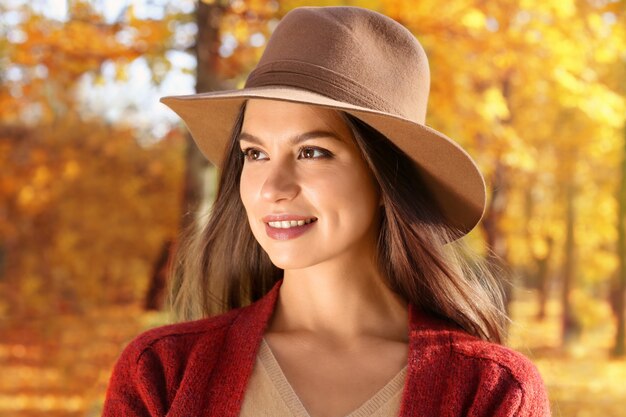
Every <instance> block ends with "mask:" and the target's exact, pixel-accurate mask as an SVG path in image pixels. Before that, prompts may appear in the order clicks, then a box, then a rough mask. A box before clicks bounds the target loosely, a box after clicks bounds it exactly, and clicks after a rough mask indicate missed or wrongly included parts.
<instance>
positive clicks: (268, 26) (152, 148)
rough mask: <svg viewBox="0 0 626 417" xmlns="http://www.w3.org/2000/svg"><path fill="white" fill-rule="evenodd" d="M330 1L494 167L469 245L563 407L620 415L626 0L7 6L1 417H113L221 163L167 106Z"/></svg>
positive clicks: (246, 61) (241, 63) (625, 274)
mask: <svg viewBox="0 0 626 417" xmlns="http://www.w3.org/2000/svg"><path fill="white" fill-rule="evenodd" d="M335 4H344V5H357V6H363V7H367V8H371V9H374V10H377V11H380V12H382V13H384V14H387V15H389V16H390V17H392V18H394V19H396V20H397V21H399V22H401V23H402V24H403V25H405V26H406V27H407V28H409V29H410V30H411V31H412V32H413V33H414V34H415V35H416V36H417V37H418V39H419V40H420V42H421V43H422V45H423V46H424V48H425V49H426V52H427V54H428V57H429V60H430V68H431V74H432V87H431V94H430V100H429V111H428V116H427V124H428V125H430V126H432V127H434V128H436V129H438V130H440V131H442V132H444V133H445V134H446V135H448V136H450V137H451V138H454V139H455V140H457V141H458V142H459V143H460V144H461V145H462V146H464V147H465V148H466V149H467V150H468V151H469V152H470V154H471V155H473V156H474V158H475V159H476V161H477V162H478V164H479V165H480V167H481V169H482V171H483V172H484V174H485V177H486V180H487V183H488V209H487V212H486V215H485V218H484V220H483V222H482V223H481V224H480V225H479V226H478V227H477V228H476V229H475V230H474V231H473V232H472V234H471V235H470V236H469V238H468V239H469V240H470V241H471V243H472V245H474V246H475V247H476V248H477V249H478V250H479V251H480V252H481V253H483V254H484V256H486V257H488V258H489V259H490V261H491V262H492V263H494V265H495V264H497V267H499V268H501V269H503V270H504V271H506V276H507V277H508V278H507V279H506V284H505V285H506V288H507V291H508V294H509V298H508V300H509V302H508V308H509V311H510V313H511V316H512V318H513V320H514V322H513V324H511V326H510V336H509V339H508V341H507V344H508V345H509V346H512V347H513V348H515V349H517V350H519V351H521V352H522V353H524V354H525V355H527V356H528V357H530V358H531V359H532V360H533V362H534V363H535V364H536V365H537V366H538V368H539V370H540V372H541V373H542V375H543V377H544V379H545V381H546V384H547V387H548V390H549V395H550V398H551V403H552V410H553V415H555V416H563V417H574V416H578V417H583V416H605V417H618V416H620V417H625V416H626V358H625V356H624V355H625V353H624V312H625V311H624V293H625V286H626V265H625V262H626V235H625V233H626V225H625V221H626V158H625V156H626V2H625V1H624V0H620V1H615V0H517V1H513V0H490V1H484V0H447V1H445V2H439V1H435V0H420V1H404V0H397V1H396V0H380V1H375V0H369V1H356V0H355V1H350V2H343V3H340V2H333V1H319V2H317V3H304V2H300V1H295V0H255V1H243V0H231V1H228V0H213V1H203V2H196V1H191V0H176V1H174V0H171V1H168V0H109V1H107V0H99V1H96V0H94V1H78V0H59V1H55V0H50V1H37V0H36V1H22V0H0V417H8V416H12V417H13V416H21V417H26V416H43V415H45V416H76V417H77V416H98V415H100V412H101V407H102V401H103V399H104V392H105V389H106V385H107V382H108V378H109V375H110V372H111V367H112V366H113V363H114V362H115V360H116V358H117V356H118V355H119V353H120V350H121V349H122V348H123V346H124V345H125V344H126V343H127V342H128V341H129V340H130V339H131V338H132V337H134V336H135V335H136V334H138V333H139V332H141V331H143V330H145V329H148V328H150V327H153V326H156V325H160V324H163V323H166V322H167V321H168V315H167V313H166V312H165V310H164V308H163V288H164V285H165V283H164V277H165V274H164V271H165V269H166V267H167V262H168V261H167V259H168V257H169V254H170V253H171V252H172V249H171V248H172V247H173V246H174V245H173V242H175V239H176V237H177V234H178V231H179V230H180V228H181V227H182V226H183V225H184V224H186V223H188V222H191V221H198V218H200V219H202V218H203V217H202V216H201V215H200V216H199V215H198V213H206V211H207V210H209V209H210V204H211V196H212V193H213V192H214V189H215V170H214V169H213V167H211V166H209V165H207V164H206V162H205V161H204V160H203V159H202V158H201V157H199V154H198V152H197V150H196V149H195V147H193V146H192V145H191V144H192V142H191V141H190V138H189V137H188V136H187V133H186V131H185V129H184V127H183V126H182V124H181V123H180V121H179V120H178V119H177V118H176V116H175V115H174V114H173V113H172V112H171V111H169V110H168V109H167V108H166V107H165V106H163V105H162V104H160V103H159V102H158V98H159V97H161V96H164V95H168V94H185V93H193V92H194V91H210V90H216V89H225V88H237V87H241V86H242V84H243V81H244V80H245V77H246V75H247V74H248V72H249V71H250V70H251V69H252V67H253V65H254V63H255V62H256V60H257V59H258V58H259V57H260V54H261V53H262V51H263V47H264V45H265V44H266V42H267V39H268V37H269V35H270V34H271V32H272V30H273V28H274V27H275V26H276V24H277V23H278V22H279V20H280V18H281V16H283V15H284V14H285V13H286V12H288V11H289V10H290V9H292V8H294V7H297V6H301V5H316V6H320V5H335ZM491 254H495V255H497V256H491Z"/></svg>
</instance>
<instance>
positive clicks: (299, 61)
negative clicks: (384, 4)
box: [246, 6, 430, 124]
mask: <svg viewBox="0 0 626 417" xmlns="http://www.w3.org/2000/svg"><path fill="white" fill-rule="evenodd" d="M267 86H288V87H295V88H302V89H304V90H308V91H312V92H315V93H318V94H322V95H324V96H327V97H330V98H332V99H335V100H339V101H343V102H346V103H350V104H353V105H357V106H361V107H366V108H370V109H373V110H377V111H382V112H386V113H391V114H395V115H398V116H400V117H403V118H405V119H409V120H411V121H414V122H417V123H420V124H424V123H425V118H426V107H427V101H428V94H429V89H430V72H429V68H428V59H427V57H426V53H425V52H424V50H423V48H422V46H421V45H420V44H419V42H418V41H417V39H416V38H415V37H414V36H413V35H412V34H411V32H409V31H408V30H407V29H406V28H405V27H404V26H402V25H401V24H400V23H398V22H396V21H395V20H393V19H391V18H389V17H387V16H384V15H382V14H380V13H377V12H375V11H372V10H367V9H363V8H360V7H350V6H336V7H300V8H297V9H294V10H292V11H290V12H289V13H287V14H286V15H285V16H284V17H283V19H282V20H281V21H280V23H279V24H278V25H277V27H276V29H275V30H274V32H273V34H272V36H271V37H270V40H269V41H268V44H267V46H266V48H265V51H264V52H263V56H262V57H261V59H260V61H259V63H258V65H257V66H256V68H255V69H254V70H253V71H252V72H251V73H250V75H249V76H248V79H247V82H246V88H248V87H267Z"/></svg>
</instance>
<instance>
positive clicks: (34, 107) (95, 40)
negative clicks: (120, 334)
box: [0, 1, 182, 316]
mask: <svg viewBox="0 0 626 417" xmlns="http://www.w3.org/2000/svg"><path fill="white" fill-rule="evenodd" d="M69 5H70V9H69V11H68V20H67V21H58V20H54V19H50V18H48V17H46V16H44V15H41V14H39V13H37V12H35V11H34V10H33V9H32V8H31V6H30V5H29V4H28V3H25V4H24V5H23V6H21V7H19V8H17V9H15V10H11V13H12V16H13V18H12V19H11V20H13V21H14V22H15V23H14V24H13V26H11V27H8V28H6V27H3V28H2V30H3V31H4V33H5V34H6V36H2V42H0V48H1V49H2V53H3V55H2V57H1V58H0V59H1V60H2V63H3V65H2V71H0V74H2V77H3V78H4V79H5V81H6V82H3V83H2V84H0V102H1V103H2V105H1V106H0V165H1V166H2V167H3V169H2V171H3V172H2V177H0V242H1V243H0V246H2V247H3V249H4V251H5V252H6V264H5V268H4V279H3V280H2V281H0V291H2V292H3V294H6V295H7V296H6V297H3V298H2V299H1V300H0V312H3V311H4V312H9V311H10V312H11V314H12V315H15V316H19V315H40V314H45V313H49V312H58V311H61V312H79V311H84V310H86V309H90V308H92V307H94V306H99V305H106V304H107V303H115V302H129V301H135V300H138V299H140V297H141V295H142V294H143V292H144V291H145V286H146V279H147V276H148V271H149V270H150V264H151V263H152V262H153V258H154V257H155V254H156V253H157V252H158V250H159V247H160V245H161V242H162V240H163V239H166V238H167V236H170V235H172V234H173V230H172V227H173V226H174V225H175V220H176V218H177V215H178V207H175V206H173V205H172V204H170V203H169V202H170V201H177V199H178V198H177V194H178V192H179V186H178V184H177V181H178V180H177V178H178V177H179V172H180V170H181V168H182V163H181V162H182V159H181V153H180V145H179V136H178V134H177V133H176V132H172V133H171V134H169V135H166V136H165V137H164V138H163V139H162V140H161V141H160V142H158V143H156V144H154V145H151V146H150V145H146V143H150V142H152V141H151V140H146V139H147V138H146V133H145V132H140V131H135V130H134V129H132V128H131V127H126V126H124V125H122V124H120V125H114V124H112V123H110V122H107V121H105V120H104V117H102V118H98V117H93V116H86V115H85V114H83V113H82V109H81V105H80V102H79V100H78V94H77V92H78V89H79V85H80V84H81V83H82V82H84V81H85V75H92V76H93V77H94V78H95V80H96V82H98V79H99V78H101V77H102V68H103V64H105V63H114V64H115V65H116V66H117V80H118V81H119V82H123V81H124V79H125V77H126V74H125V68H126V66H127V65H128V64H129V63H130V62H132V60H134V59H136V58H138V57H146V58H148V61H147V62H148V64H149V65H154V68H157V67H159V64H158V62H159V60H161V62H163V61H164V60H165V57H164V53H165V51H166V50H167V45H168V44H169V42H168V39H169V37H170V36H171V31H170V30H169V29H168V23H169V20H168V18H165V19H163V21H155V20H145V19H144V20H142V19H137V18H135V16H134V15H133V13H132V9H129V10H128V13H126V14H124V15H122V16H121V20H120V21H116V22H113V23H107V22H105V21H104V19H103V18H102V17H101V16H100V15H99V14H98V13H96V12H95V11H94V9H93V8H92V6H91V5H90V4H89V3H88V2H83V1H72V2H70V3H69ZM3 7H4V6H3ZM159 57H160V58H159ZM157 72H158V71H156V70H155V71H154V73H157ZM155 81H157V80H155ZM174 227H175V226H174ZM174 230H175V229H174Z"/></svg>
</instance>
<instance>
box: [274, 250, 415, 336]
mask: <svg viewBox="0 0 626 417" xmlns="http://www.w3.org/2000/svg"><path fill="white" fill-rule="evenodd" d="M268 330H269V331H271V332H294V333H297V332H305V333H314V334H316V335H318V336H321V337H324V338H330V339H333V340H336V341H345V342H349V341H354V340H356V339H361V338H363V337H376V338H384V339H388V340H395V341H406V340H408V336H407V335H408V305H407V303H406V301H404V300H403V299H402V298H401V297H400V296H399V295H397V294H395V293H393V292H392V291H391V290H390V289H388V288H387V287H386V286H385V284H384V283H383V278H382V276H381V274H380V273H379V272H378V270H377V268H375V267H374V266H373V265H371V264H369V263H365V262H361V263H357V264H356V265H349V266H347V265H337V264H336V263H335V264H333V265H329V264H320V265H316V266H314V267H310V268H306V269H300V270H286V271H285V274H284V279H283V283H282V285H281V288H280V292H279V296H278V300H277V304H276V309H275V312H274V316H273V318H272V320H271V322H270V325H269V329H268Z"/></svg>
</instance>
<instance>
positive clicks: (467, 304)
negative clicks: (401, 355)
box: [169, 103, 507, 343]
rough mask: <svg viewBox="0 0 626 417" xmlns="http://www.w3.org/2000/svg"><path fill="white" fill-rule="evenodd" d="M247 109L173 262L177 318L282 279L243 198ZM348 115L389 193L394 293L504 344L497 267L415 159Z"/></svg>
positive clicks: (386, 258) (386, 254) (253, 295)
mask: <svg viewBox="0 0 626 417" xmlns="http://www.w3.org/2000/svg"><path fill="white" fill-rule="evenodd" d="M244 111H245V103H244V104H243V106H242V107H241V109H240V112H239V115H238V117H237V120H236V122H235V124H234V127H233V131H232V135H231V140H230V142H229V144H228V146H227V148H226V150H225V154H224V158H223V163H222V170H221V174H220V179H219V185H218V190H217V194H216V197H215V201H214V203H213V206H212V209H211V211H210V213H209V218H208V221H207V222H206V225H205V226H204V227H202V228H198V227H197V226H195V225H191V227H189V228H188V229H187V230H185V231H183V232H182V234H181V236H180V239H179V244H178V250H177V251H176V254H175V260H174V262H173V263H172V264H171V265H172V267H171V268H170V280H169V282H170V293H169V304H170V307H171V310H172V313H173V315H174V318H175V320H177V321H186V320H194V319H199V318H203V317H209V316H213V315H216V314H220V313H223V312H226V311H228V310H231V309H234V308H238V307H242V306H245V305H248V304H250V303H252V302H254V301H256V300H258V299H259V298H261V297H262V296H263V295H265V294H266V293H267V292H268V291H269V290H270V289H271V288H272V287H273V285H274V284H275V283H276V282H277V281H278V280H280V279H281V278H282V277H283V270H282V269H280V268H278V267H276V266H274V265H273V264H272V262H271V260H270V258H269V256H268V255H267V254H266V253H265V251H264V250H263V249H262V248H261V246H260V245H259V243H258V242H257V241H256V239H255V237H254V235H253V234H252V231H251V229H250V227H249V225H248V219H247V216H246V212H245V208H244V206H243V204H242V202H241V198H240V195H239V181H240V178H241V172H242V168H243V158H242V156H241V151H240V149H239V144H238V136H239V134H240V132H241V127H242V124H243V115H244ZM342 116H343V118H344V120H345V122H346V124H347V125H348V127H349V128H350V130H351V131H352V134H353V137H354V140H355V142H356V144H357V146H358V148H359V150H360V152H361V155H362V157H363V159H364V160H365V162H366V163H367V165H368V167H369V169H370V171H371V173H372V175H373V177H374V178H375V180H376V182H377V184H378V187H379V189H380V191H381V195H382V199H383V205H384V207H383V209H382V210H381V212H382V215H381V216H380V227H379V236H378V242H377V247H378V257H377V263H378V266H379V268H380V270H381V272H383V274H382V275H383V276H384V279H385V284H386V285H387V287H388V288H389V289H391V290H392V291H393V292H395V293H397V294H399V295H400V296H401V297H403V298H404V299H405V300H406V301H407V302H410V303H413V304H414V305H415V306H416V307H418V308H421V309H422V310H424V311H426V312H429V313H431V314H434V315H437V316H439V317H443V318H446V319H448V320H450V321H452V322H454V323H456V324H457V325H458V326H460V327H461V328H462V329H464V330H465V331H467V332H468V333H470V334H472V335H474V336H477V337H479V338H481V339H484V340H489V341H492V342H496V343H503V340H504V337H505V329H506V322H507V316H506V314H505V308H504V301H503V297H504V296H503V290H502V285H501V283H500V280H498V279H497V278H496V277H495V276H494V274H493V273H492V272H491V270H490V268H489V265H488V263H487V262H486V261H485V260H484V259H483V258H481V257H480V256H478V255H477V254H476V253H475V252H474V251H472V250H471V249H470V248H469V246H468V245H467V243H466V242H465V241H464V240H463V239H457V237H458V236H459V232H458V231H457V230H454V229H452V228H451V227H450V226H448V225H447V224H446V222H445V218H444V217H443V214H442V213H443V212H442V211H441V210H440V209H439V207H438V206H437V203H436V201H435V199H434V197H433V196H432V194H431V193H430V192H429V190H428V188H427V187H426V186H425V184H424V182H423V180H422V179H421V177H420V174H419V171H418V169H417V167H416V165H415V163H414V162H413V161H412V160H411V159H410V158H409V157H408V156H407V155H406V154H405V153H404V152H403V151H401V150H400V149H399V148H398V147H397V146H396V145H395V144H393V143H392V142H391V141H390V140H389V139H387V138H386V137H385V136H384V135H382V134H381V133H379V132H378V131H377V130H375V129H374V128H372V127H371V126H369V125H367V124H366V123H365V122H363V121H361V120H360V119H358V118H356V117H354V116H352V115H349V114H347V113H343V112H342ZM233 254H237V256H233Z"/></svg>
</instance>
